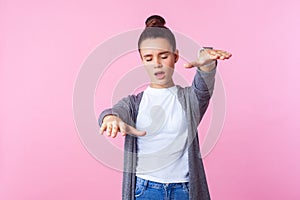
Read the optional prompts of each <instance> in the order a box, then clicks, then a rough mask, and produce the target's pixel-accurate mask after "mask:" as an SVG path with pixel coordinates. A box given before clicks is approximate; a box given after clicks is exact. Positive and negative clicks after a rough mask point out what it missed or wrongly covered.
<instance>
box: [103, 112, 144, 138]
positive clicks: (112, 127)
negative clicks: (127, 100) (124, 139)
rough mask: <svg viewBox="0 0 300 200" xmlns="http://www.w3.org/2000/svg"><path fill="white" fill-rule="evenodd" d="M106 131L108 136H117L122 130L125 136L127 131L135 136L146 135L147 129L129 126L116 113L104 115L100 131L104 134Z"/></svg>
mask: <svg viewBox="0 0 300 200" xmlns="http://www.w3.org/2000/svg"><path fill="white" fill-rule="evenodd" d="M104 131H105V132H106V135H107V136H108V137H112V138H115V137H116V136H117V133H118V132H120V133H121V134H122V135H123V136H125V135H126V134H127V133H129V134H132V135H135V136H144V135H146V131H139V130H137V129H135V128H134V127H132V126H129V125H128V124H126V123H125V122H123V121H122V120H121V119H120V118H119V117H117V116H115V115H107V116H105V117H104V119H103V121H102V124H101V127H100V131H99V133H100V134H101V135H103V132H104Z"/></svg>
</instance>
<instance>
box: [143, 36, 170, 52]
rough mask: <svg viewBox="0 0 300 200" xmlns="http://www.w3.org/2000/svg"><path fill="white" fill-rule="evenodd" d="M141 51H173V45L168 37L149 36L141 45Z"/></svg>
mask: <svg viewBox="0 0 300 200" xmlns="http://www.w3.org/2000/svg"><path fill="white" fill-rule="evenodd" d="M140 50H141V53H146V52H147V53H149V52H153V53H154V52H162V51H169V52H172V46H171V44H170V42H169V41H168V40H167V39H164V38H148V39H146V40H144V41H143V42H142V43H141V45H140Z"/></svg>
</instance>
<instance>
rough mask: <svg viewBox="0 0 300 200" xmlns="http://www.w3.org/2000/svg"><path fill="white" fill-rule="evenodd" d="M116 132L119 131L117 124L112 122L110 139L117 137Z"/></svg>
mask: <svg viewBox="0 0 300 200" xmlns="http://www.w3.org/2000/svg"><path fill="white" fill-rule="evenodd" d="M118 130H119V127H118V125H117V123H116V122H113V124H112V132H111V137H112V138H115V137H116V136H117V133H118Z"/></svg>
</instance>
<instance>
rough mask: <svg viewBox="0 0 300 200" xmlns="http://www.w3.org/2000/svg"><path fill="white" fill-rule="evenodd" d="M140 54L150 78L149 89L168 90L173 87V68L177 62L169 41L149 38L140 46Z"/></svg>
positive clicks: (176, 53)
mask: <svg viewBox="0 0 300 200" xmlns="http://www.w3.org/2000/svg"><path fill="white" fill-rule="evenodd" d="M140 54H141V58H142V61H143V63H144V65H145V68H146V71H147V73H148V75H149V77H150V80H151V84H150V87H153V88H168V87H172V86H174V82H173V79H172V76H173V72H174V66H175V63H176V62H177V60H178V51H177V50H176V51H175V53H174V52H173V50H172V46H171V45H170V43H169V41H168V40H166V39H164V38H149V39H146V40H144V41H143V42H142V43H141V45H140Z"/></svg>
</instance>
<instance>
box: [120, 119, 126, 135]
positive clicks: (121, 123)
mask: <svg viewBox="0 0 300 200" xmlns="http://www.w3.org/2000/svg"><path fill="white" fill-rule="evenodd" d="M119 129H120V132H121V134H122V136H125V135H126V127H125V123H124V122H120V123H119Z"/></svg>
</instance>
